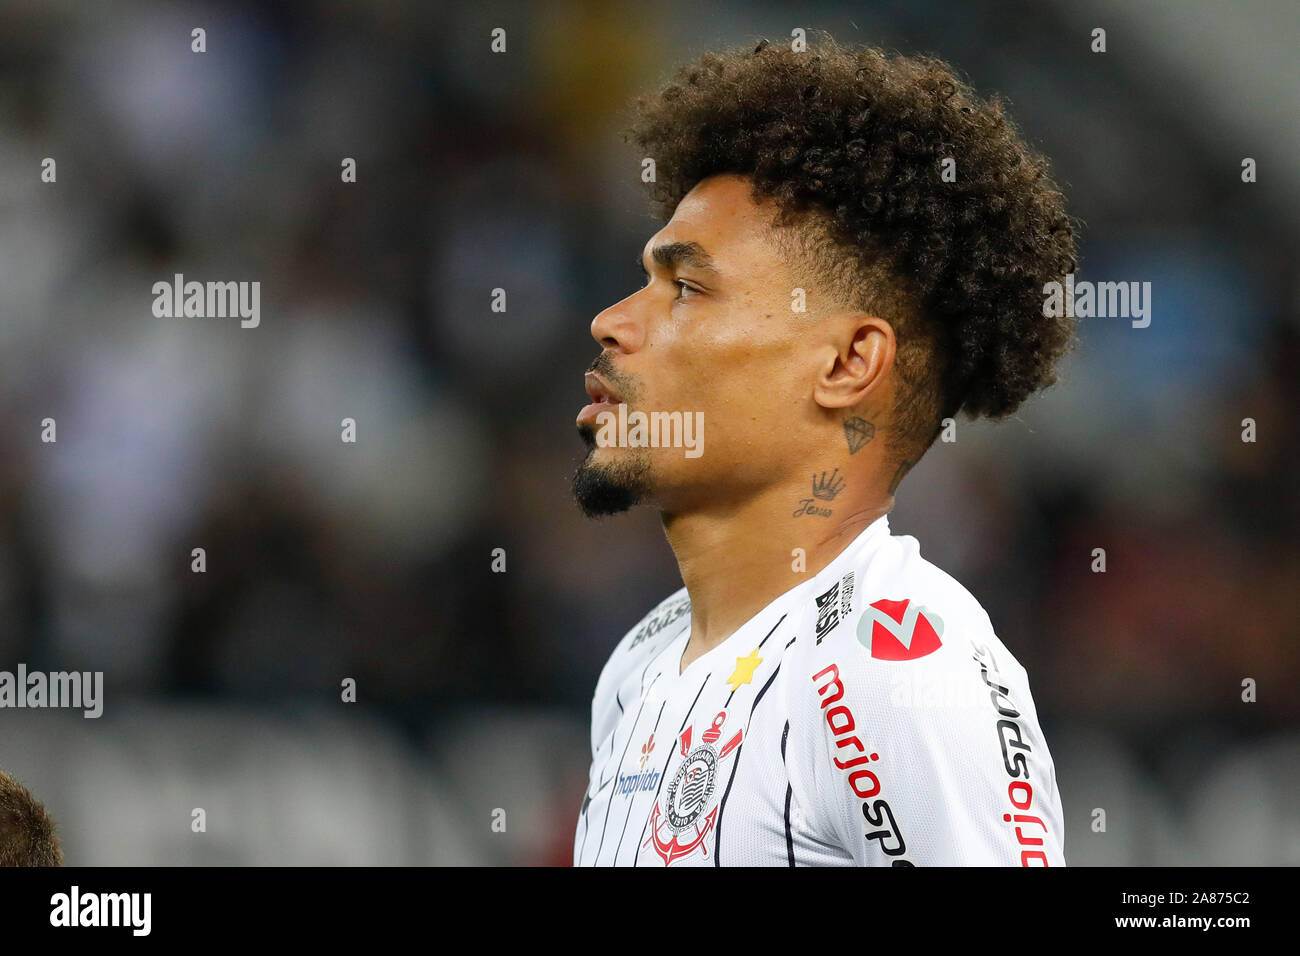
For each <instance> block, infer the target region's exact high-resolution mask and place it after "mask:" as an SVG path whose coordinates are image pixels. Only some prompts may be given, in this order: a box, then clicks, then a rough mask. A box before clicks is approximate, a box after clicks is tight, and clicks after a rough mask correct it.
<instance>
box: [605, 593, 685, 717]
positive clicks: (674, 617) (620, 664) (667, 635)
mask: <svg viewBox="0 0 1300 956" xmlns="http://www.w3.org/2000/svg"><path fill="white" fill-rule="evenodd" d="M690 611H691V600H690V597H689V596H688V595H687V593H686V588H684V587H683V588H679V589H678V590H677V591H674V592H673V593H672V594H670V595H669V596H668V597H666V598H664V599H663V600H662V601H660V602H659V603H658V604H656V605H655V606H654V607H653V608H651V609H650V610H649V611H648V612H647V613H646V614H645V615H644V616H643V617H642V618H641V619H640V620H639V621H637V622H636V624H634V625H632V627H631V628H630V629H629V630H628V631H627V633H625V634H624V635H623V637H622V638H620V639H619V642H618V644H617V645H616V646H615V648H614V650H613V652H612V653H611V654H610V655H609V659H608V660H607V661H606V662H605V666H604V667H603V668H602V669H601V672H600V678H599V679H598V680H597V681H596V691H595V693H594V694H593V695H592V702H591V708H592V739H593V741H599V740H600V739H602V738H603V737H604V736H605V735H606V734H607V733H608V731H609V727H608V726H607V724H609V723H610V721H611V720H616V719H617V716H618V713H619V711H620V710H621V708H622V707H623V705H624V704H626V701H625V700H622V699H620V690H621V688H622V686H623V684H624V683H625V682H626V681H627V679H628V677H629V676H630V675H632V674H634V673H638V672H639V671H640V670H641V669H643V668H644V667H645V665H646V663H648V662H649V661H650V660H651V659H652V658H653V657H654V656H655V654H657V653H659V651H661V650H662V649H663V647H664V645H665V643H667V642H668V641H671V640H672V639H673V637H674V635H676V634H677V633H678V632H679V631H680V630H681V625H680V622H681V620H682V618H689V616H690Z"/></svg>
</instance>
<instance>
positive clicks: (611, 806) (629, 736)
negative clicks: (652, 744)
mask: <svg viewBox="0 0 1300 956" xmlns="http://www.w3.org/2000/svg"><path fill="white" fill-rule="evenodd" d="M643 710H645V698H644V697H642V698H641V706H640V707H638V708H637V711H636V720H634V721H632V726H631V727H630V728H629V729H628V732H627V743H625V744H623V754H622V756H620V757H619V758H618V763H616V764H615V765H614V773H613V774H612V775H611V776H610V778H609V780H607V781H606V783H608V782H609V781H612V780H613V779H614V777H617V776H618V768H619V767H621V766H623V757H626V756H627V748H628V747H630V746H632V738H633V737H635V736H636V725H637V724H639V723H640V722H641V711H643ZM612 809H614V794H612V793H611V794H610V795H609V799H608V800H607V801H605V822H604V823H602V824H601V825H600V843H598V844H596V855H595V856H594V857H592V859H591V864H592V866H595V865H596V864H597V862H598V861H599V860H600V851H601V850H602V849H603V848H604V846H605V828H606V827H607V826H609V811H610V810H612ZM614 855H615V856H617V855H618V850H617V849H616V850H615V851H614Z"/></svg>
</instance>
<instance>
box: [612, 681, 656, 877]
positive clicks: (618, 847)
mask: <svg viewBox="0 0 1300 956" xmlns="http://www.w3.org/2000/svg"><path fill="white" fill-rule="evenodd" d="M655 679H656V680H658V678H655ZM667 706H668V701H666V700H665V701H661V702H660V704H659V716H658V717H656V718H655V725H654V729H652V730H651V731H650V736H652V737H653V736H654V734H655V731H657V730H658V729H659V721H661V720H663V718H664V708H665V707H667ZM609 799H610V801H611V802H612V801H613V799H614V796H613V794H611V795H610V798H609ZM634 803H636V794H630V795H629V796H628V798H627V813H625V814H623V829H622V830H619V831H618V842H617V843H615V844H614V859H613V860H612V861H611V864H612V865H613V866H618V851H619V850H621V849H622V848H623V837H624V835H625V834H626V833H627V821H628V820H630V819H631V818H632V804H634ZM632 855H633V856H634V857H635V856H636V851H635V850H633V851H632Z"/></svg>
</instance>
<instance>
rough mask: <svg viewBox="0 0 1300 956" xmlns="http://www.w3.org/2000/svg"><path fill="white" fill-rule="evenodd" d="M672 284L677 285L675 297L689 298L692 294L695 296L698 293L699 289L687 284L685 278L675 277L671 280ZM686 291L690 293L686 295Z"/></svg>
mask: <svg viewBox="0 0 1300 956" xmlns="http://www.w3.org/2000/svg"><path fill="white" fill-rule="evenodd" d="M673 285H675V286H677V288H678V289H679V290H680V291H679V292H678V295H677V298H679V299H689V298H691V297H692V296H697V295H699V294H700V290H699V289H697V288H695V287H694V286H691V285H687V284H686V280H685V279H675V280H674V281H673ZM688 292H689V293H690V295H687V293H688Z"/></svg>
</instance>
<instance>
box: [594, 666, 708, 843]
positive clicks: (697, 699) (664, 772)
mask: <svg viewBox="0 0 1300 956" xmlns="http://www.w3.org/2000/svg"><path fill="white" fill-rule="evenodd" d="M712 676H713V672H712V671H710V672H709V673H707V674H705V675H704V682H703V683H702V684H700V689H699V690H697V691H696V692H695V699H694V700H693V701H691V706H690V707H687V708H686V716H685V717H683V718H682V726H681V727H678V728H677V736H678V737H680V736H681V735H682V730H684V729H685V727H686V721H688V720H690V719H691V713H692V712H693V711H694V710H695V705H696V704H698V703H699V702H700V695H701V694H703V693H704V684H707V683H708V682H709V678H710V677H712ZM673 742H674V743H676V738H674V741H673ZM672 760H673V748H672V747H669V748H668V759H667V760H665V761H664V769H663V770H661V771H659V785H658V786H657V787H655V800H654V802H655V803H658V802H659V791H661V790H662V789H663V787H664V777H666V776H667V775H668V765H669V764H670V763H672ZM650 806H651V807H653V806H654V803H652V804H650ZM649 825H650V814H648V813H647V814H646V815H645V823H643V824H641V836H645V828H646V827H648V826H649ZM598 855H599V854H598ZM614 856H615V858H617V857H618V851H617V850H616V851H614ZM640 859H641V837H637V842H636V851H635V852H634V853H633V854H632V865H633V866H636V865H637V861H639V860H640Z"/></svg>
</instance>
